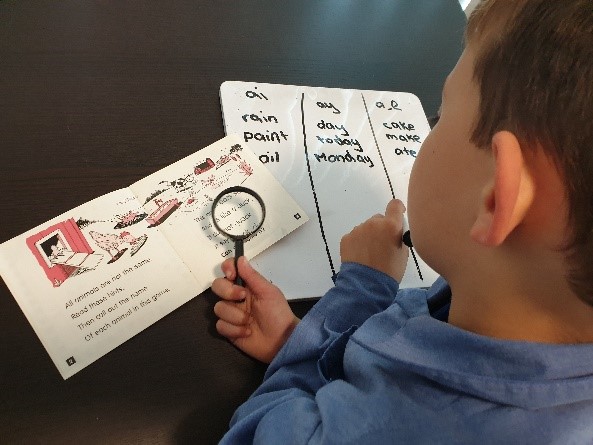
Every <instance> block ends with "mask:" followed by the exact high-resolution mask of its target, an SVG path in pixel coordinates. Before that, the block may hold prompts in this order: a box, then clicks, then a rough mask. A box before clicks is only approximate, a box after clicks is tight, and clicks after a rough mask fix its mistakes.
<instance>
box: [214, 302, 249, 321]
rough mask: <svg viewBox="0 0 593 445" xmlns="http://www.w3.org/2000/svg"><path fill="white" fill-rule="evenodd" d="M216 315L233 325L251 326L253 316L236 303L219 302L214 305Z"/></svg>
mask: <svg viewBox="0 0 593 445" xmlns="http://www.w3.org/2000/svg"><path fill="white" fill-rule="evenodd" d="M214 313H215V314H216V316H217V317H218V318H220V319H221V320H224V321H226V322H228V323H230V324H233V325H237V326H238V325H249V323H250V322H251V316H250V314H249V313H248V312H245V311H244V310H243V309H241V306H238V305H236V304H234V303H230V302H228V301H219V302H218V303H216V304H215V305H214Z"/></svg>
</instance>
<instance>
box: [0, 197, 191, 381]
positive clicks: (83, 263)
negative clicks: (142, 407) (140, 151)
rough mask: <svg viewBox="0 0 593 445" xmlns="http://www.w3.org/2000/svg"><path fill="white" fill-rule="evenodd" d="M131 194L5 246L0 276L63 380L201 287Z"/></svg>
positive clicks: (86, 207)
mask: <svg viewBox="0 0 593 445" xmlns="http://www.w3.org/2000/svg"><path fill="white" fill-rule="evenodd" d="M147 216H148V215H147V214H146V213H145V212H144V210H143V209H142V206H141V205H140V203H139V202H138V201H137V200H136V197H135V196H134V195H133V194H132V192H131V191H130V190H129V189H122V190H118V191H114V192H112V193H109V194H107V195H104V196H101V197H99V198H96V199H94V200H92V201H90V202H88V203H86V204H83V205H81V206H79V207H77V208H75V209H72V210H70V211H69V212H66V213H64V214H62V215H60V216H58V217H56V218H54V219H52V220H50V221H48V222H46V223H44V224H42V225H40V226H38V227H36V228H34V229H31V230H29V231H27V232H26V233H24V234H23V235H20V236H17V237H15V238H13V239H11V240H9V241H7V242H5V243H3V244H2V245H0V274H1V275H2V278H3V279H4V281H5V282H6V284H7V286H8V288H9V289H10V291H11V292H12V294H13V295H14V297H15V299H16V301H17V302H18V304H19V306H20V307H21V309H22V310H23V312H24V313H25V315H26V316H27V319H28V320H29V322H30V323H31V325H32V327H33V329H34V330H35V332H36V334H37V335H38V337H39V339H40V340H41V342H42V343H43V346H44V347H45V349H46V350H47V352H48V353H49V355H50V357H51V359H52V360H53V362H54V363H55V365H56V367H57V368H58V370H59V372H60V374H61V375H62V377H63V378H64V379H66V378H68V377H70V376H72V375H73V374H75V373H76V372H78V371H80V370H81V369H83V368H84V367H85V366H87V365H89V364H90V363H92V362H93V361H95V360H97V359H98V358H99V357H101V356H103V355H104V354H106V353H107V352H109V351H111V350H112V349H114V348H115V347H117V346H118V345H120V344H122V343H123V342H125V341H126V340H128V339H129V338H131V337H132V336H134V335H136V334H138V333H139V332H140V331H142V330H143V329H145V328H146V327H148V326H150V325H151V324H152V323H154V322H156V321H157V320H159V319H160V318H162V317H163V316H165V315H166V314H168V313H170V312H171V311H172V310H174V309H176V308H178V307H179V306H181V305H182V304H183V303H185V302H187V301H188V300H190V299H191V298H193V297H194V296H196V295H197V294H198V293H200V292H201V291H202V290H203V289H202V288H201V287H200V286H198V283H197V282H196V280H195V279H194V277H193V275H192V274H191V272H190V271H189V269H188V268H187V267H186V266H185V264H184V263H183V262H182V261H181V260H180V259H179V257H178V255H177V253H176V252H175V250H174V249H173V248H172V247H171V246H170V245H169V243H168V241H167V240H166V238H165V237H164V236H163V235H162V234H161V233H160V232H159V231H158V230H154V229H152V230H151V229H149V228H148V227H147V224H146V217H147Z"/></svg>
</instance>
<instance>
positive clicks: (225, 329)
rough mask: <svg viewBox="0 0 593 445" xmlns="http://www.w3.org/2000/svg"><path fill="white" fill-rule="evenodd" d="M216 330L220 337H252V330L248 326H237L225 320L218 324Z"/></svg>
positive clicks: (219, 321)
mask: <svg viewBox="0 0 593 445" xmlns="http://www.w3.org/2000/svg"><path fill="white" fill-rule="evenodd" d="M216 330H217V331H218V333H219V334H220V335H222V336H223V337H226V338H229V339H238V338H244V337H249V336H250V335H251V329H249V328H248V327H247V326H236V325H233V324H231V323H228V322H226V321H224V320H218V321H217V322H216Z"/></svg>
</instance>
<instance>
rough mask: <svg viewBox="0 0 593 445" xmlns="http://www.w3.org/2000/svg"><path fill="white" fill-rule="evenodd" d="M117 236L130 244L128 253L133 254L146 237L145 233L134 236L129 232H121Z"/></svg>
mask: <svg viewBox="0 0 593 445" xmlns="http://www.w3.org/2000/svg"><path fill="white" fill-rule="evenodd" d="M119 238H120V239H121V240H122V241H123V242H126V243H128V244H129V245H130V255H131V256H134V255H135V254H136V253H137V252H138V251H139V250H140V248H141V247H142V246H143V245H144V243H145V242H146V240H147V239H148V236H147V235H141V236H139V237H138V238H136V237H135V236H134V235H132V234H131V233H130V232H122V233H121V234H120V235H119Z"/></svg>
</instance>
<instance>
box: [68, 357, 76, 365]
mask: <svg viewBox="0 0 593 445" xmlns="http://www.w3.org/2000/svg"><path fill="white" fill-rule="evenodd" d="M66 363H67V364H68V366H72V365H73V364H74V363H76V360H75V359H74V357H69V358H67V359H66Z"/></svg>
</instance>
